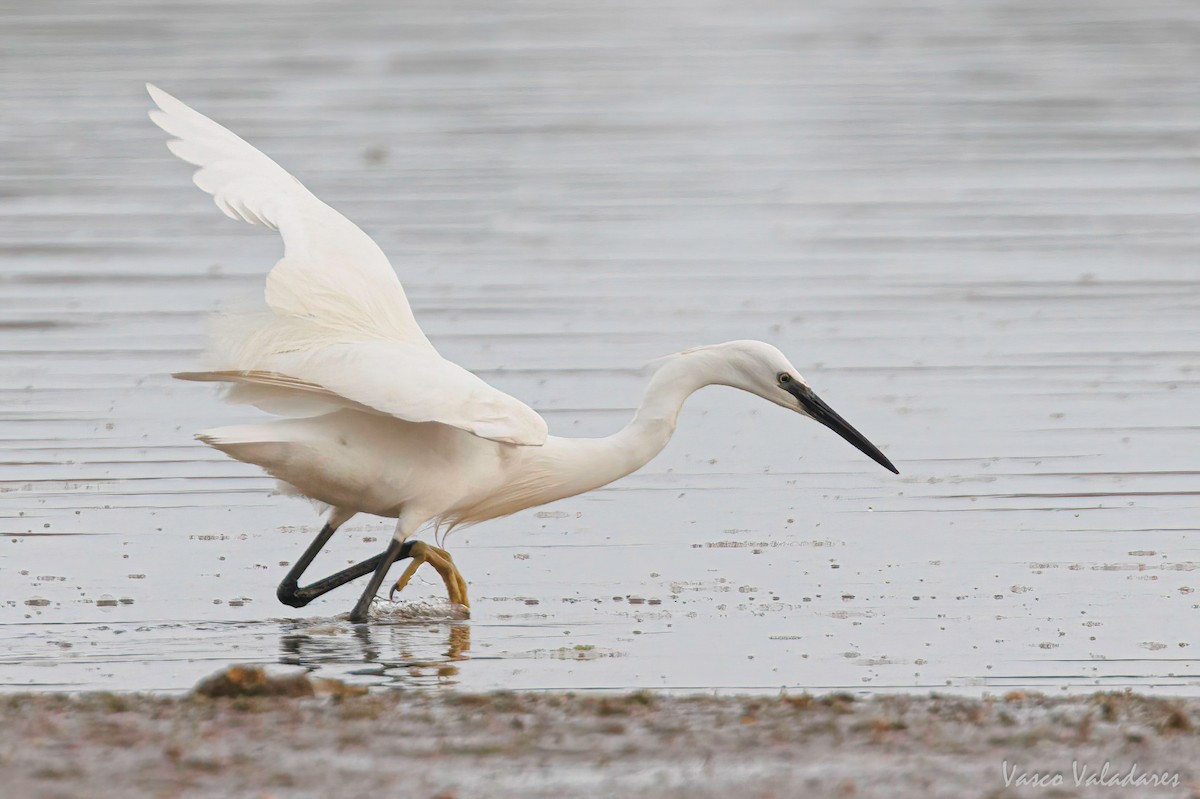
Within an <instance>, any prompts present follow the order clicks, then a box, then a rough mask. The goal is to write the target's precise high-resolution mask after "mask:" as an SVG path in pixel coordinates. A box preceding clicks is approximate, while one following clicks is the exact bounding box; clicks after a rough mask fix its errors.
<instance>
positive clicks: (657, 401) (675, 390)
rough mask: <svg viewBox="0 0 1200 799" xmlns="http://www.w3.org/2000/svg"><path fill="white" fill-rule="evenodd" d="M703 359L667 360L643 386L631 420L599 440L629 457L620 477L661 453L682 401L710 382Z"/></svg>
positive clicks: (708, 371)
mask: <svg viewBox="0 0 1200 799" xmlns="http://www.w3.org/2000/svg"><path fill="white" fill-rule="evenodd" d="M702 361H703V358H702V357H697V356H696V355H687V356H684V355H676V356H673V357H672V358H671V359H670V360H668V361H666V362H665V363H664V364H663V365H662V366H660V367H659V369H658V371H657V372H655V373H654V376H653V377H652V378H651V379H650V384H649V385H648V386H646V393H645V394H643V395H642V404H641V405H640V406H639V407H638V409H637V413H636V414H634V417H633V420H632V421H630V422H629V424H627V425H625V427H624V428H623V429H622V430H620V431H619V432H617V433H615V434H613V435H611V436H609V437H608V438H606V439H602V441H604V442H605V443H606V444H609V445H610V446H611V447H612V448H613V449H614V450H616V451H617V452H619V453H622V454H623V455H624V456H625V457H626V458H627V459H628V462H627V465H628V466H629V467H630V468H629V470H628V471H626V472H624V473H623V474H621V475H618V476H619V477H623V476H624V475H625V474H629V473H630V472H634V471H636V470H638V469H640V468H642V467H643V466H645V465H646V464H647V463H649V462H650V460H651V459H652V458H654V456H655V455H657V454H658V453H660V452H662V450H663V447H665V446H666V445H667V443H668V442H669V441H670V440H671V436H672V435H674V433H675V425H676V422H677V421H678V419H679V411H680V410H681V409H682V408H683V403H684V401H685V400H686V399H687V398H688V397H690V396H691V395H692V394H693V393H695V392H696V391H698V390H699V389H702V388H704V387H705V386H707V385H709V384H711V383H712V380H711V378H710V375H711V371H710V370H709V369H707V368H704V367H705V365H704V364H703V362H702ZM613 479H614V480H615V479H616V478H615V477H614V478H613Z"/></svg>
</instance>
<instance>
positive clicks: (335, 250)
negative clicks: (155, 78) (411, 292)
mask: <svg viewBox="0 0 1200 799" xmlns="http://www.w3.org/2000/svg"><path fill="white" fill-rule="evenodd" d="M146 90H147V91H148V92H150V97H151V99H153V100H154V102H155V103H156V104H157V105H158V110H153V111H151V112H150V119H151V120H152V121H153V122H154V124H156V125H158V126H159V127H160V128H162V129H163V130H165V131H166V132H167V133H169V134H170V135H171V136H173V137H174V138H173V139H171V141H169V142H168V143H167V146H168V147H169V148H170V150H171V152H173V153H174V154H175V155H177V156H179V158H181V159H183V160H184V161H187V162H188V163H190V164H195V165H196V166H198V167H200V168H199V169H198V170H197V171H196V174H195V176H194V177H193V180H194V181H195V183H196V185H197V186H199V187H200V188H201V189H203V190H204V191H206V192H208V193H209V194H211V195H212V196H213V200H214V201H215V202H216V204H217V207H218V208H220V209H221V210H222V211H223V212H225V214H226V215H227V216H229V217H231V218H233V219H241V220H243V221H245V222H249V223H251V224H254V225H257V224H263V225H266V226H267V227H270V228H273V229H276V230H278V231H279V232H280V234H281V235H282V236H283V244H284V256H283V258H282V259H280V261H279V262H278V263H276V264H275V267H274V268H273V269H272V270H271V272H270V274H269V275H267V290H266V300H267V304H268V305H269V306H271V309H272V310H274V311H275V312H276V313H278V314H283V315H289V316H297V317H302V318H306V319H311V320H314V321H316V322H319V323H320V324H322V325H324V326H326V327H330V328H333V329H338V330H345V331H349V332H354V333H356V334H358V335H359V336H364V335H365V336H368V337H380V338H390V339H394V340H398V341H405V342H409V343H412V344H417V345H422V346H425V347H428V348H430V349H432V347H431V345H430V344H429V341H428V339H426V338H425V334H424V333H422V332H421V328H420V327H419V326H418V325H417V322H416V320H415V319H414V318H413V314H412V309H411V308H409V305H408V298H407V297H405V296H404V289H403V288H402V287H401V285H400V280H399V278H397V277H396V272H395V270H393V269H392V265H391V264H390V263H388V259H387V256H385V255H384V254H383V251H382V250H380V249H379V246H378V245H377V244H376V243H375V242H374V241H372V240H371V238H370V236H368V235H367V234H366V233H364V232H363V231H362V230H360V229H359V228H358V226H357V225H355V224H354V223H353V222H351V221H350V220H349V219H347V218H346V217H344V216H342V215H341V214H339V213H338V212H337V211H335V210H333V209H332V208H330V207H329V206H328V205H326V204H325V203H323V202H321V201H320V200H319V199H317V198H316V197H315V196H314V195H313V194H312V193H311V192H310V191H309V190H308V189H306V188H304V186H303V185H301V183H300V181H298V180H296V178H294V177H292V176H291V175H289V174H288V173H287V172H285V171H284V170H283V168H282V167H280V166H279V165H278V164H276V163H275V162H274V161H272V160H271V159H270V158H268V157H267V156H265V155H263V154H262V153H261V152H259V151H258V150H257V149H255V148H254V147H252V146H251V145H250V144H248V143H247V142H246V141H244V140H243V139H241V138H239V137H238V136H236V135H234V134H233V133H232V132H230V131H229V130H227V129H225V128H223V127H221V126H220V125H218V124H217V123H216V122H213V121H212V120H211V119H209V118H208V117H206V116H204V115H203V114H201V113H199V112H197V111H194V110H192V109H191V108H189V107H188V106H186V105H184V104H183V103H182V102H180V101H179V100H177V99H175V98H174V97H172V96H171V95H169V94H167V93H166V92H164V91H163V90H162V89H159V88H157V87H156V86H152V85H150V84H146Z"/></svg>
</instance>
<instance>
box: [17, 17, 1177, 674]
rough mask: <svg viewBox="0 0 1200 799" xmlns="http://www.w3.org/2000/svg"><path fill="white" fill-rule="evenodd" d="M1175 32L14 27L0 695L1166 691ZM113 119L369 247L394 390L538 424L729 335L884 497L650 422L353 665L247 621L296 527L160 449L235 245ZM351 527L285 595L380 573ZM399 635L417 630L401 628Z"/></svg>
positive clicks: (506, 525) (266, 602) (763, 413)
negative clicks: (526, 407)
mask: <svg viewBox="0 0 1200 799" xmlns="http://www.w3.org/2000/svg"><path fill="white" fill-rule="evenodd" d="M1198 23H1200V7H1197V6H1196V5H1195V4H1194V3H1183V2H1170V1H1169V0H1163V1H1161V2H1160V1H1157V0H1156V1H1155V2H1150V3H1145V2H1138V3H1134V2H1101V3H1096V2H1086V3H1085V2H1054V3H1046V4H1032V3H1017V2H987V1H986V0H972V1H971V2H943V3H936V2H930V3H911V4H903V5H897V4H894V3H883V2H879V0H862V1H861V2H849V3H847V2H841V1H840V0H839V2H818V3H806V4H802V5H801V6H797V5H796V4H794V3H781V2H767V1H764V2H753V3H750V4H746V3H733V2H702V3H694V2H689V3H669V4H666V5H663V4H655V7H654V8H649V7H646V6H645V4H639V3H627V2H620V3H616V4H613V3H605V4H599V5H596V4H567V5H565V6H564V5H563V4H558V3H544V2H540V0H528V1H527V2H515V3H505V4H503V6H501V7H498V6H496V5H495V4H489V3H479V2H469V3H467V4H465V5H464V4H458V5H456V6H455V7H454V8H453V9H448V8H445V7H443V6H441V5H439V4H409V3H404V4H399V5H398V4H395V3H384V2H371V3H360V4H356V5H355V6H354V10H353V11H352V12H350V11H347V9H346V7H345V6H343V5H341V4H336V3H329V2H314V1H313V0H302V2H288V3H282V2H280V3H250V4H237V5H228V6H226V5H213V6H207V7H199V6H197V7H188V8H186V9H184V8H183V7H181V6H179V5H178V4H171V3H158V4H155V3H136V4H134V3H122V2H115V1H110V2H103V3H88V4H83V3H77V4H62V5H58V6H55V7H54V8H53V9H51V10H46V8H45V7H43V6H37V5H21V6H13V7H12V8H10V9H8V10H7V11H5V12H4V25H3V26H0V53H3V54H4V55H3V57H2V58H3V64H4V76H5V77H4V80H3V82H0V144H2V146H0V532H2V533H3V535H2V537H0V684H2V686H3V687H4V688H7V689H29V688H33V689H41V688H44V689H51V690H65V689H149V690H162V691H179V690H183V689H186V688H188V687H190V685H191V684H192V683H193V682H194V681H195V680H197V679H198V678H199V677H201V676H202V675H204V674H207V673H208V672H210V671H213V670H215V669H216V668H218V667H220V666H222V665H225V664H228V663H232V662H249V661H253V662H267V663H288V664H301V665H305V666H308V667H313V668H317V669H319V670H320V671H321V672H322V673H323V674H326V675H334V676H343V677H348V678H351V679H354V680H359V681H363V682H368V683H371V684H375V685H391V686H405V687H407V686H433V685H453V686H456V687H460V688H467V689H491V688H501V687H506V688H530V689H546V688H569V689H590V688H631V687H646V688H674V689H705V690H723V691H734V690H737V691H742V690H761V691H774V690H778V689H779V688H780V687H781V686H786V687H787V688H789V689H791V690H799V689H808V690H823V689H829V688H835V687H836V688H849V689H852V690H921V691H924V690H929V689H938V690H951V691H965V692H979V691H1001V690H1006V688H1007V687H1008V686H1014V685H1019V686H1022V687H1028V688H1038V689H1045V690H1056V691H1057V690H1060V689H1071V690H1094V689H1096V688H1121V687H1127V686H1132V687H1136V688H1138V689H1142V690H1157V691H1162V692H1169V693H1192V694H1194V693H1197V692H1198V690H1200V670H1198V669H1197V662H1196V650H1195V648H1194V647H1195V646H1196V645H1198V643H1200V642H1197V640H1196V639H1195V637H1194V632H1195V630H1196V621H1197V618H1198V617H1200V603H1198V600H1197V598H1196V597H1197V594H1196V591H1197V589H1198V588H1200V575H1198V573H1197V569H1198V568H1200V513H1198V509H1200V482H1198V481H1197V474H1198V472H1200V463H1198V461H1197V458H1196V452H1197V448H1198V446H1200V417H1198V416H1197V413H1196V411H1195V408H1196V407H1198V399H1200V391H1198V390H1197V388H1198V383H1200V337H1198V333H1200V274H1198V272H1197V267H1196V264H1197V263H1198V261H1197V257H1198V256H1200V225H1197V219H1198V217H1197V214H1198V212H1200V159H1198V152H1200V151H1198V147H1200V83H1197V81H1196V80H1195V75H1196V74H1197V68H1198V67H1200V51H1197V49H1196V47H1195V42H1194V35H1193V31H1194V29H1195V26H1196V25H1197V24H1198ZM145 80H153V81H155V82H156V83H158V84H160V85H161V86H163V87H164V88H165V89H167V90H168V91H171V92H173V93H176V94H178V95H179V96H180V97H181V98H183V99H185V100H186V101H187V102H189V103H191V104H193V105H195V106H196V107H197V108H199V109H200V110H202V111H204V112H205V113H208V114H210V115H212V116H213V117H214V118H216V119H218V120H220V121H222V122H223V123H225V124H227V125H229V126H230V127H232V128H233V129H234V130H235V131H237V132H238V133H240V134H242V135H243V136H245V137H247V138H248V139H250V140H251V141H252V142H254V143H255V144H257V145H258V146H260V147H262V148H263V149H264V150H265V151H266V152H267V153H269V154H270V155H272V156H273V157H275V158H277V159H278V160H279V161H280V162H281V163H282V164H283V165H284V166H285V167H286V168H288V169H289V170H291V171H293V172H294V173H295V174H297V175H298V176H299V177H300V178H301V179H303V180H304V181H305V182H306V184H307V185H308V186H309V187H310V188H311V189H313V190H314V191H315V192H316V193H317V194H318V195H319V196H321V197H322V198H323V199H325V200H326V201H328V202H330V203H331V204H333V205H335V206H336V207H338V208H339V209H340V210H342V211H344V212H345V213H347V214H348V215H349V216H351V217H352V218H353V219H355V220H356V221H357V222H358V223H359V224H360V225H362V226H363V227H364V228H365V229H366V230H367V231H368V232H369V233H371V234H372V235H373V236H375V237H376V238H377V240H378V241H379V242H380V243H381V245H382V246H383V247H384V249H385V250H386V251H387V252H388V253H389V254H390V256H391V258H392V261H393V263H394V264H395V265H396V267H397V269H398V271H399V273H400V275H401V278H402V280H403V281H404V284H405V286H406V288H407V290H408V293H409V297H410V299H411V301H412V305H413V307H414V310H415V312H416V314H417V316H418V319H419V321H420V322H421V323H422V325H423V326H424V327H425V329H426V331H427V332H428V333H429V334H430V336H431V338H432V339H433V340H434V342H435V344H436V345H437V346H438V347H439V348H440V349H441V350H442V352H443V353H444V354H445V355H447V356H448V357H451V358H453V359H455V360H457V361H458V362H460V363H462V364H463V365H464V366H466V367H468V368H470V369H473V370H475V371H476V372H478V373H479V374H480V375H482V376H483V377H484V378H485V379H487V380H489V381H492V382H494V383H495V384H496V385H497V386H499V387H501V388H502V389H504V390H506V391H509V392H511V393H512V394H514V395H515V396H518V397H520V398H522V399H524V400H526V401H527V402H529V403H530V404H531V405H532V406H533V407H534V408H536V409H537V410H538V411H540V412H541V413H543V414H544V415H545V416H546V418H547V419H548V420H549V423H550V427H551V430H552V432H554V433H556V434H559V435H602V434H606V433H609V432H612V431H614V430H616V429H618V428H619V427H620V426H621V425H623V424H624V423H625V421H626V420H627V418H628V417H629V416H630V415H631V414H632V409H633V408H634V406H635V405H636V403H637V400H638V397H639V394H640V390H641V386H642V380H643V378H642V377H641V375H640V373H639V371H638V367H640V366H641V364H643V363H644V362H646V361H647V360H649V359H651V358H654V357H657V356H660V355H662V354H665V353H668V352H672V351H676V350H679V349H682V348H684V347H688V346H692V345H696V344H702V343H714V342H719V341H724V340H728V339H733V338H760V339H764V340H768V341H771V342H772V343H774V344H776V345H778V346H779V347H780V348H781V349H783V350H784V351H785V352H786V353H787V354H788V355H789V356H790V357H791V359H792V360H793V362H795V363H796V364H797V365H798V366H799V367H800V369H801V370H802V371H803V373H804V374H805V376H806V377H807V378H808V380H809V381H810V382H811V383H812V384H813V385H814V386H815V387H816V388H817V390H818V391H819V392H820V393H821V394H822V396H823V397H824V398H825V399H826V400H827V401H828V402H829V403H830V404H831V405H832V406H833V407H834V408H836V409H838V410H839V411H840V412H841V413H842V414H843V415H844V416H845V417H846V418H847V419H849V420H850V421H851V422H852V423H853V424H854V425H855V426H857V427H858V428H859V429H861V430H862V431H863V432H864V433H866V434H867V435H868V436H869V437H870V438H871V439H872V440H874V441H875V442H876V443H878V444H879V445H880V446H881V447H882V448H883V449H884V450H885V451H886V452H887V453H888V455H889V456H890V457H891V458H892V459H893V460H894V461H895V463H896V464H897V466H898V467H899V468H900V470H901V472H902V474H901V476H899V477H895V476H893V475H891V474H889V473H887V472H885V471H884V470H882V469H880V468H879V467H878V466H876V465H875V464H873V463H871V462H870V461H868V460H867V459H865V458H864V457H862V456H861V455H860V454H859V453H857V452H856V451H854V450H853V449H852V448H850V447H849V446H848V445H846V444H845V442H843V441H841V440H840V439H838V438H837V437H836V436H834V435H832V434H831V433H830V432H829V431H828V430H825V429H823V428H821V427H819V426H818V425H816V424H813V423H811V422H808V421H806V420H803V419H801V418H799V417H797V416H793V415H790V414H789V413H787V412H786V411H784V410H782V409H779V408H776V407H774V406H768V405H766V404H765V403H763V402H762V401H761V400H758V399H756V398H753V397H750V396H749V395H742V394H738V393H735V392H732V391H729V390H726V389H708V390H705V391H703V392H701V393H700V394H698V395H697V396H695V397H694V398H693V399H692V400H691V401H690V402H689V404H688V406H687V407H686V409H685V412H684V414H683V417H682V419H681V423H680V428H679V432H678V434H677V436H676V439H675V440H674V441H673V442H672V444H671V445H670V446H669V447H668V449H667V450H666V451H665V452H664V453H663V454H662V455H661V456H659V457H658V458H657V459H656V460H655V461H654V462H653V463H652V464H650V466H648V467H647V468H646V469H644V470H643V471H642V472H640V473H638V474H636V475H633V476H631V477H629V478H627V479H625V480H622V481H620V482H619V483H617V484H614V485H613V486H611V487H609V488H607V489H604V490H601V491H597V492H593V493H591V494H588V495H586V496H582V497H578V498H574V499H569V500H565V501H563V502H559V503H557V504H555V505H552V506H549V507H546V508H540V509H534V510H530V511H527V512H524V513H520V514H517V515H515V516H513V517H511V518H508V519H503V520H498V521H495V522H491V523H488V524H486V525H483V526H480V527H477V528H473V529H470V530H468V531H465V532H462V533H459V534H456V535H455V536H453V537H452V538H451V539H450V546H451V548H452V550H453V552H454V554H455V557H456V559H457V561H458V563H459V564H460V566H461V568H462V569H463V571H464V573H465V574H466V576H467V577H468V579H469V581H470V583H471V590H472V595H473V599H474V614H473V618H472V620H471V621H470V622H465V623H464V622H454V621H450V620H448V619H447V618H445V615H444V614H443V613H441V612H440V611H439V609H438V608H437V606H436V601H437V599H438V597H439V596H440V595H441V592H442V588H441V585H440V582H438V581H437V579H436V576H435V575H433V574H432V572H431V573H430V574H429V575H426V577H425V578H424V579H418V580H417V581H415V583H414V585H413V586H412V588H411V589H410V591H408V592H406V594H405V596H404V599H406V600H410V601H416V602H428V603H434V604H433V605H432V606H431V607H430V608H427V609H426V610H427V611H428V613H429V616H428V617H427V618H424V619H420V620H416V621H414V620H412V619H411V616H412V615H413V613H414V612H416V611H414V609H413V608H411V607H407V606H406V607H402V608H398V609H391V610H386V611H384V612H383V621H384V622H386V623H380V624H377V625H373V626H371V627H370V628H369V629H361V628H360V629H355V628H353V627H351V626H349V625H347V624H345V623H344V622H341V621H338V620H337V618H336V617H337V615H338V614H341V613H344V612H345V611H346V610H348V609H349V607H350V605H351V604H352V603H353V601H354V599H355V597H356V594H357V590H358V589H357V588H355V587H348V588H345V589H342V590H339V591H337V592H334V593H332V594H330V595H328V596H327V597H325V598H324V599H322V600H319V601H317V602H315V603H313V604H312V605H310V606H309V607H307V608H305V609H304V611H303V613H304V614H305V615H304V617H303V618H296V613H297V612H296V611H293V610H292V609H289V608H286V607H284V606H282V605H279V604H278V603H277V602H276V601H275V598H274V587H275V584H276V583H277V582H278V580H279V579H280V577H281V576H282V574H283V572H284V571H285V568H284V567H283V565H282V564H283V563H285V562H289V561H291V560H293V559H294V558H295V557H296V556H297V555H298V554H299V553H300V552H301V551H302V550H303V548H304V546H305V545H306V544H307V542H308V540H309V539H310V538H311V536H312V535H313V534H314V533H315V532H316V529H317V527H318V526H319V519H318V517H317V516H316V515H315V513H314V511H313V510H312V508H310V507H309V506H308V505H306V504H305V503H303V502H299V501H296V500H292V499H287V498H284V497H280V496H273V495H272V493H271V492H272V489H273V484H272V481H271V480H269V479H268V478H266V477H264V476H263V475H261V474H260V473H258V471H257V470H256V469H254V468H252V467H248V466H245V465H242V464H239V463H236V462H233V461H230V460H228V459H226V458H224V457H223V456H222V455H220V454H219V453H217V452H214V451H212V450H209V449H206V448H204V447H202V446H200V445H198V444H196V443H193V441H192V440H191V434H192V432H193V431H194V430H197V429H202V428H204V427H208V426H211V425H214V424H221V423H226V422H230V421H241V420H245V419H249V418H254V417H253V415H252V413H251V412H250V411H247V410H246V409H240V408H231V407H226V406H223V405H221V404H220V403H219V402H218V400H217V399H216V398H215V396H214V394H213V392H212V390H211V388H209V387H205V386H198V385H195V384H184V383H177V382H173V381H172V380H170V379H169V377H168V374H169V373H170V372H172V371H177V370H181V369H189V368H195V367H196V366H197V365H198V363H199V357H200V351H201V349H202V346H203V337H204V331H205V327H204V317H205V315H206V314H207V313H209V312H210V311H212V310H215V309H218V308H223V307H225V308H228V307H240V306H241V305H244V304H245V303H247V302H249V301H252V300H253V299H254V298H255V297H256V296H257V295H258V294H259V293H260V292H261V286H262V281H263V277H264V275H265V273H266V271H267V269H268V268H269V267H270V265H271V264H272V263H273V261H274V259H275V258H276V257H277V256H278V250H279V245H278V243H277V241H276V239H275V237H274V236H273V235H272V234H270V233H268V232H265V231H263V230H262V229H254V228H250V227H248V226H241V225H237V224H234V223H233V222H231V221H229V220H226V219H224V218H223V217H222V216H221V215H220V214H219V213H218V212H217V211H216V210H215V209H214V208H213V207H212V205H211V202H210V201H209V199H208V198H206V197H204V196H203V195H202V194H201V193H200V192H198V191H197V190H196V189H195V188H194V187H192V186H191V185H190V184H189V182H188V169H187V167H185V166H184V165H183V164H181V163H179V162H177V161H175V160H174V159H173V158H171V157H170V156H169V154H168V153H167V152H166V149H165V147H164V146H163V141H162V138H163V137H162V134H161V132H160V131H158V130H157V129H155V128H154V127H153V126H152V125H151V124H150V123H149V122H148V121H147V120H146V118H145V111H146V109H147V108H148V101H147V98H146V97H145V95H144V92H143V90H142V88H141V83H142V82H143V81H145ZM390 531H391V526H390V524H389V523H388V522H386V521H383V520H372V519H370V518H369V517H358V518H356V519H354V520H353V521H352V522H351V523H350V524H348V525H347V526H346V527H345V528H344V532H342V533H340V534H339V535H338V536H337V537H336V538H335V539H334V540H333V541H332V542H331V545H330V547H329V550H328V551H327V553H325V554H324V555H323V556H322V558H321V559H320V560H318V562H317V564H316V565H315V567H314V569H315V570H314V572H313V574H316V573H318V571H320V570H324V569H327V570H329V571H333V570H335V569H337V568H340V567H341V566H342V565H344V564H346V563H349V562H353V561H357V560H360V559H362V558H365V557H368V556H370V555H372V554H375V553H376V552H377V551H379V550H380V549H381V548H382V546H383V544H384V542H385V541H386V539H387V536H388V535H389V534H390ZM419 610H420V608H417V611H419Z"/></svg>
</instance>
